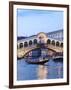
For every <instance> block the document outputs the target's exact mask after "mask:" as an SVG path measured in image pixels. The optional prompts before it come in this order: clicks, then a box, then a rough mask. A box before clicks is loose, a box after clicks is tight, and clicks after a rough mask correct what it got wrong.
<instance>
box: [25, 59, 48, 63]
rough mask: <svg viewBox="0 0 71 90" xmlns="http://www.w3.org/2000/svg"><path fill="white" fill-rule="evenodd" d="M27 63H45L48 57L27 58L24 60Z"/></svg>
mask: <svg viewBox="0 0 71 90" xmlns="http://www.w3.org/2000/svg"><path fill="white" fill-rule="evenodd" d="M26 62H27V63H29V64H42V65H43V64H45V63H46V62H48V58H38V59H28V60H26Z"/></svg>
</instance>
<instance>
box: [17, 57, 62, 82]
mask: <svg viewBox="0 0 71 90" xmlns="http://www.w3.org/2000/svg"><path fill="white" fill-rule="evenodd" d="M57 78H63V59H61V60H49V61H48V62H47V63H45V64H44V65H36V64H28V63H27V62H25V60H24V59H20V60H17V80H39V79H41V80H42V79H57Z"/></svg>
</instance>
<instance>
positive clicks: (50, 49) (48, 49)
mask: <svg viewBox="0 0 71 90" xmlns="http://www.w3.org/2000/svg"><path fill="white" fill-rule="evenodd" d="M36 49H40V48H38V47H35V48H32V49H31V50H29V51H27V52H26V53H25V54H24V55H23V57H25V56H26V55H27V54H28V53H29V52H31V51H33V50H36ZM47 49H48V50H51V51H53V52H55V53H56V51H55V50H52V49H50V48H48V47H47Z"/></svg>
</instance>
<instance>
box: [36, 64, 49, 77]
mask: <svg viewBox="0 0 71 90" xmlns="http://www.w3.org/2000/svg"><path fill="white" fill-rule="evenodd" d="M47 69H48V68H47V67H46V66H45V65H39V66H38V68H37V77H38V79H46V78H47V74H48V70H47Z"/></svg>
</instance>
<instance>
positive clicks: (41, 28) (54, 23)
mask: <svg viewBox="0 0 71 90" xmlns="http://www.w3.org/2000/svg"><path fill="white" fill-rule="evenodd" d="M17 29H18V30H17V34H18V36H31V35H36V34H37V33H39V32H45V33H48V32H52V31H56V30H59V29H63V11H51V10H32V9H30V10H29V9H18V10H17Z"/></svg>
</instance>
